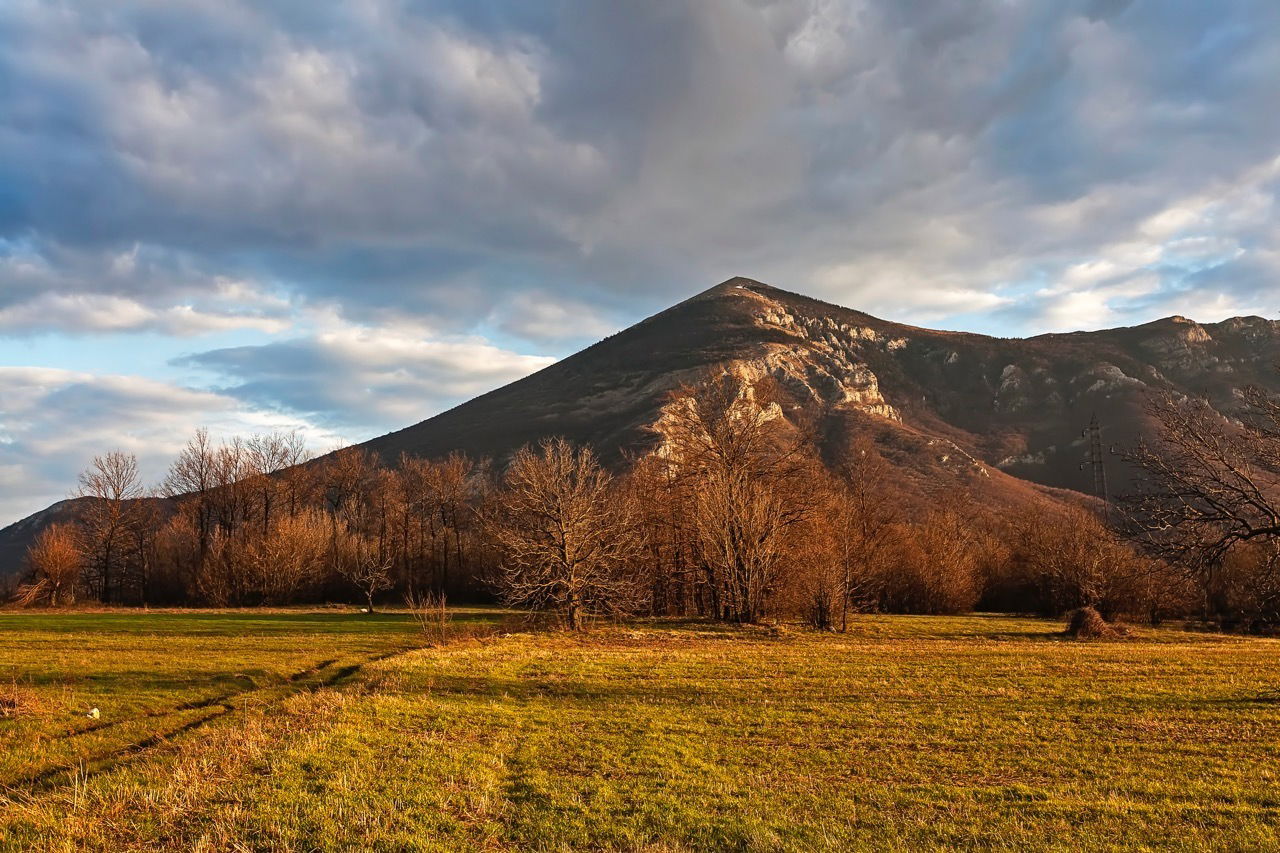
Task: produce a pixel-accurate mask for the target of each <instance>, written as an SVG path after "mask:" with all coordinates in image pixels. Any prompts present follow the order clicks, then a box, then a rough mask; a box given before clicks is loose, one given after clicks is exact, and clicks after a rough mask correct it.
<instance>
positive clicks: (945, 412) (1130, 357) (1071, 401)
mask: <svg viewBox="0 0 1280 853" xmlns="http://www.w3.org/2000/svg"><path fill="white" fill-rule="evenodd" d="M1277 363H1280V323H1278V322H1276V321H1272V320H1265V319H1262V318H1259V317H1247V318H1236V319H1233V320H1227V321H1225V322H1222V323H1216V324H1211V325H1204V326H1202V325H1199V324H1196V323H1194V322H1192V321H1190V320H1186V319H1184V318H1181V317H1172V318H1168V319H1165V320H1158V321H1156V322H1154V323H1148V324H1146V325H1143V326H1137V327H1133V328H1123V329H1113V330H1107V331H1100V332H1076V333H1071V334H1054V335H1042V336H1040V337H1036V338H1030V339H1005V338H992V337H987V336H984V335H976V334H968V333H960V332H942V331H934V330H930V329H921V328H916V327H913V326H907V325H903V324H899V323H893V322H889V321H885V320H880V319H877V318H875V317H872V316H870V315H867V314H864V313H862V312H859V311H854V310H851V309H847V308H841V307H839V306H836V305H830V304H828V303H825V302H820V301H818V300H815V299H811V298H808V297H805V296H801V295H798V294H795V293H788V292H787V291H783V290H778V289H776V288H773V287H769V286H767V285H764V284H761V283H759V282H755V281H751V280H749V279H732V280H730V281H727V282H725V283H723V284H720V285H718V286H716V287H714V288H712V289H710V290H708V291H706V292H704V293H701V294H699V295H697V296H695V297H693V298H692V299H689V300H687V301H685V302H682V303H680V304H679V305H676V306H675V307H673V308H670V309H668V310H666V311H664V312H662V313H661V314H657V315H655V316H653V317H650V318H649V319H647V320H645V321H643V322H641V323H638V324H637V325H635V326H632V327H631V328H629V329H626V330H625V331H622V332H620V333H618V334H617V335H614V336H612V337H610V338H607V339H606V340H604V341H601V342H600V343H598V344H596V345H594V346H592V347H589V348H588V349H585V350H583V351H582V352H580V353H577V354H576V355H573V356H571V357H569V358H566V359H564V360H563V361H560V362H558V363H556V364H554V365H552V366H550V367H548V368H546V369H544V370H542V371H540V372H539V373H536V374H533V375H532V376H529V377H526V378H525V379H522V380H520V381H518V382H515V383H512V384H511V385H508V386H506V387H505V388H500V389H498V390H497V391H493V392H491V393H489V394H486V395H484V396H482V397H478V398H476V399H474V400H472V401H470V402H468V403H465V404H463V405H461V406H459V407H457V408H455V409H453V410H451V411H448V412H445V413H444V414H441V415H439V416H437V417H434V418H431V419H430V420H427V421H423V422H422V423H420V424H416V425H414V426H411V427H408V428H406V429H403V430H400V431H398V432H394V433H391V434H389V435H386V436H383V437H381V438H377V439H374V440H373V441H370V442H368V444H367V446H368V447H369V448H370V449H372V450H375V451H377V452H378V453H380V454H382V455H383V456H384V457H385V458H387V459H388V460H389V461H390V460H393V459H394V458H395V457H396V456H397V455H398V454H399V453H401V452H408V453H416V454H420V455H426V456H436V455H440V454H443V453H447V452H449V451H451V450H455V449H460V450H465V451H466V452H468V453H471V454H473V455H477V456H488V455H494V456H501V455H503V454H505V453H507V452H509V451H510V450H511V449H513V448H515V447H518V446H520V445H521V444H524V443H526V442H528V441H532V440H536V439H537V438H539V437H541V436H544V435H551V434H559V435H565V436H567V437H569V438H572V439H574V440H577V441H582V442H587V443H591V444H593V445H595V446H596V447H598V448H599V449H600V450H601V452H602V454H603V455H604V456H605V457H606V458H617V456H618V455H619V454H621V453H622V452H624V451H640V450H643V449H644V448H645V447H647V446H648V445H649V444H650V443H651V442H652V441H653V437H652V436H651V434H649V433H648V432H647V430H646V429H645V427H646V426H647V425H648V424H651V423H652V422H653V421H654V420H655V419H656V417H657V413H658V409H659V407H660V406H661V404H662V401H663V398H664V395H665V394H666V393H667V392H668V391H670V390H671V389H672V388H675V387H676V386H678V385H679V384H680V383H681V382H687V381H693V380H695V379H696V378H697V377H698V376H699V375H700V373H701V372H702V371H704V370H706V369H707V368H709V367H713V366H721V365H726V364H730V365H734V366H735V369H737V370H739V371H740V372H743V373H747V374H753V375H757V376H762V375H771V376H773V377H775V378H776V379H778V380H779V382H780V384H781V385H782V387H783V388H784V389H785V390H786V391H787V392H788V393H789V394H790V396H791V397H792V399H793V402H794V404H797V405H803V406H806V407H808V408H810V409H815V410H820V411H824V412H827V413H829V414H830V415H834V416H853V415H857V416H861V417H862V420H864V421H865V420H866V419H867V418H870V419H872V420H874V421H875V422H877V423H878V424H879V425H880V426H881V427H885V426H888V425H896V426H898V427H900V428H901V429H900V432H902V433H903V434H904V435H906V434H911V433H915V434H918V435H922V436H926V437H927V438H926V441H928V440H933V441H935V442H943V444H939V445H935V446H937V447H939V448H944V449H940V450H939V452H938V455H939V456H942V455H947V453H946V450H945V448H947V447H949V446H950V445H948V444H946V442H953V443H954V444H955V446H956V447H957V448H958V450H960V451H962V452H963V453H966V454H969V455H971V456H973V457H974V458H975V459H977V460H981V461H982V462H983V463H984V464H985V465H986V466H987V467H989V468H999V469H1002V470H1005V471H1007V472H1009V473H1012V474H1015V475H1017V476H1019V477H1020V478H1023V479H1026V480H1030V481H1032V482H1035V483H1039V484H1042V485H1046V486H1051V487H1058V488H1068V489H1076V490H1081V491H1089V490H1090V489H1091V488H1092V475H1091V473H1090V472H1088V471H1082V470H1081V469H1080V463H1081V462H1082V461H1084V459H1085V454H1086V448H1085V446H1084V439H1083V438H1082V435H1081V432H1082V430H1083V428H1084V427H1085V426H1086V425H1087V424H1088V423H1089V421H1090V419H1091V418H1092V417H1093V416H1094V415H1095V414H1096V415H1097V417H1098V419H1099V421H1100V422H1101V424H1102V425H1103V429H1104V436H1105V439H1106V440H1107V441H1108V442H1114V443H1127V442H1129V441H1132V440H1133V439H1134V437H1136V435H1137V434H1138V433H1139V432H1141V431H1142V430H1143V429H1144V427H1145V424H1146V420H1145V415H1144V413H1143V411H1142V402H1143V398H1144V394H1145V392H1147V391H1148V390H1151V389H1158V390H1172V391H1175V392H1178V393H1184V394H1191V395H1196V396H1205V397H1208V398H1209V399H1210V400H1211V401H1212V402H1213V403H1214V404H1215V405H1216V406H1217V407H1218V408H1219V409H1220V410H1222V411H1229V410H1230V409H1231V407H1232V405H1233V399H1234V395H1235V393H1236V391H1237V390H1238V389H1239V388H1240V387H1242V386H1244V385H1248V384H1259V385H1262V386H1263V387H1266V388H1269V389H1271V390H1273V391H1277V392H1280V374H1278V373H1277V372H1276V369H1275V365H1276V364H1277ZM953 452H954V451H953ZM1112 468H1114V469H1115V470H1114V471H1113V472H1111V473H1112V479H1113V481H1114V483H1115V484H1116V486H1117V487H1118V488H1123V487H1124V485H1125V472H1124V471H1123V470H1121V469H1120V468H1119V466H1115V465H1113V466H1112Z"/></svg>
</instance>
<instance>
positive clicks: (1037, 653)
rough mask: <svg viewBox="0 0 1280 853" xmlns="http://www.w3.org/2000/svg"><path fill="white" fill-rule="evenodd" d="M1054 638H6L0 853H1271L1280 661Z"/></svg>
mask: <svg viewBox="0 0 1280 853" xmlns="http://www.w3.org/2000/svg"><path fill="white" fill-rule="evenodd" d="M467 618H470V619H472V620H486V619H488V620H493V619H496V618H498V617H497V615H496V614H494V613H491V612H490V613H486V612H473V613H470V614H467ZM456 624H462V621H461V620H458V622H456ZM1058 630H1059V626H1058V625H1057V624H1054V623H1048V622H1042V621H1037V620H1026V619H1010V618H998V617H982V616H975V617H958V618H941V617H938V618H934V617H860V618H859V620H858V622H857V624H856V625H855V626H854V629H853V630H852V631H850V633H849V634H847V635H817V634H812V633H809V632H807V631H803V630H793V631H789V632H784V633H782V635H781V636H771V635H770V634H769V633H768V632H765V631H760V630H751V629H748V630H732V629H727V628H718V627H714V626H706V625H700V624H696V623H685V624H675V623H662V622H651V623H645V624H638V625H632V626H623V627H615V628H607V629H601V630H598V631H593V632H590V633H588V634H586V635H584V636H576V635H566V634H556V633H549V634H537V633H514V634H509V635H501V636H496V637H491V638H484V639H468V640H461V641H459V642H456V643H453V644H451V645H448V646H446V647H444V648H427V649H416V650H412V649H411V647H412V646H413V645H414V644H415V637H414V635H413V630H412V626H411V624H410V623H409V621H408V620H407V619H406V618H405V617H403V616H397V615H386V616H377V617H374V618H372V619H371V618H368V617H362V616H359V615H349V614H335V613H305V612H297V611H294V612H278V613H252V612H251V613H156V614H142V613H124V612H113V613H106V614H92V613H87V614H66V615H45V614H22V613H13V614H0V675H3V674H5V673H12V675H13V676H15V677H17V678H18V682H17V684H18V689H20V690H22V691H25V695H26V696H27V697H28V698H31V699H32V702H33V707H34V709H35V710H32V711H30V712H29V713H26V714H24V715H22V716H18V717H16V718H13V719H8V720H3V721H0V747H2V748H3V752H2V753H0V784H3V785H4V786H5V788H4V790H6V791H7V795H6V796H7V799H0V846H8V847H12V848H15V849H16V848H28V847H35V848H46V849H62V848H64V847H70V848H84V847H89V848H110V849H122V848H141V847H156V846H159V847H170V848H175V849H193V848H201V847H204V848H205V849H228V848H231V849H234V848H237V847H240V848H247V849H367V848H376V849H436V850H461V849H493V850H503V849H552V850H560V849H564V850H578V849H623V850H685V849H689V850H704V849H712V850H775V849H777V850H844V849H851V848H853V849H857V848H875V849H885V848H897V849H929V848H937V849H944V848H955V847H972V848H983V849H1029V848H1030V849H1062V850H1079V849H1099V848H1127V849H1134V848H1137V849H1144V848H1146V849H1195V848H1200V849H1203V848H1206V847H1212V848H1216V849H1253V850H1264V849H1276V848H1277V847H1280V784H1278V783H1280V779H1278V778H1277V775H1278V773H1277V768H1280V697H1278V696H1277V694H1276V693H1275V690H1276V688H1277V687H1280V677H1278V676H1277V671H1276V661H1277V653H1280V643H1277V642H1276V641H1274V640H1266V639H1243V638H1230V637H1222V636H1216V635H1208V634H1189V633H1183V632H1179V631H1174V630H1160V631H1139V632H1137V634H1136V636H1134V637H1132V638H1131V639H1128V640H1125V641H1120V642H1106V643H1076V642H1071V641H1067V640H1064V639H1062V638H1061V637H1059V636H1058V635H1057V633H1056V632H1057V631H1058ZM330 661H332V662H331V663H330ZM5 677H9V676H5ZM2 692H3V691H0V694H2ZM209 700H212V701H209ZM90 702H95V703H97V704H98V705H99V707H101V708H102V710H103V714H102V718H101V719H100V720H99V721H98V723H97V724H96V725H102V724H104V723H111V724H112V725H110V726H107V727H105V728H100V729H97V730H90V729H92V727H93V726H94V725H95V724H94V722H93V721H91V720H89V719H87V718H85V717H83V716H82V714H83V710H84V709H85V708H86V707H87V706H88V705H89V703H90ZM184 703H185V704H187V705H199V707H189V708H187V709H185V710H184V709H181V708H179V707H178V706H180V705H182V704H184ZM202 703H207V704H202ZM206 717H207V719H205V718H206ZM67 732H71V733H72V734H71V736H70V737H66V736H64V734H65V733H67ZM77 762H81V763H77ZM68 767H70V768H73V769H71V770H66V769H61V768H68Z"/></svg>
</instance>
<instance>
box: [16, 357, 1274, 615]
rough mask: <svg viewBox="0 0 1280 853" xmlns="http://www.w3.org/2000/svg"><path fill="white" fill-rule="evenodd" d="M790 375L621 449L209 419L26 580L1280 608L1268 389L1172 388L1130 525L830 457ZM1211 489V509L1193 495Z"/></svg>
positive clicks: (650, 608)
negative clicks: (639, 446)
mask: <svg viewBox="0 0 1280 853" xmlns="http://www.w3.org/2000/svg"><path fill="white" fill-rule="evenodd" d="M775 391H776V389H775V388H774V387H773V386H772V385H771V384H770V383H769V382H768V381H767V380H764V381H754V382H752V381H744V380H742V379H740V378H737V377H735V376H733V375H730V374H727V373H725V374H720V375H712V376H708V377H706V378H705V380H704V381H701V382H699V383H698V384H696V385H690V386H686V387H682V388H680V389H679V390H677V391H676V392H674V393H673V394H672V395H671V397H670V399H669V400H668V402H667V404H666V405H665V406H664V408H663V410H662V415H661V417H660V419H659V421H658V423H657V424H656V425H655V426H654V427H653V429H654V432H655V439H656V449H655V450H654V451H652V452H650V453H647V454H645V455H643V456H639V457H636V458H631V459H627V460H625V464H623V465H615V466H610V467H606V466H604V465H602V464H601V462H600V460H599V459H598V458H597V456H596V455H595V453H594V452H593V451H592V449H590V448H588V447H581V446H575V445H574V444H572V443H570V442H568V441H566V440H564V439H557V438H552V439H548V440H546V441H543V442H541V443H540V444H538V445H536V446H528V447H525V448H522V449H520V450H519V451H517V452H516V453H515V454H514V455H513V457H512V458H511V459H510V460H509V461H508V462H507V463H506V464H505V465H503V466H501V467H499V466H496V465H495V464H493V463H492V462H491V461H489V460H473V459H469V458H467V457H466V456H463V455H460V454H455V455H452V456H449V457H446V458H444V459H437V460H427V459H421V458H417V457H413V456H408V455H405V456H402V457H400V458H399V459H398V460H396V461H395V463H394V464H392V465H386V464H384V463H383V461H382V460H380V459H379V458H378V457H376V456H374V455H372V454H370V453H368V452H367V451H365V450H363V449H360V448H348V449H344V450H341V451H337V452H335V453H332V454H329V455H328V456H326V457H324V458H321V459H318V460H309V459H308V455H307V453H306V450H305V448H304V446H303V443H302V442H301V440H300V439H299V438H298V437H297V436H296V435H291V434H272V435H265V436H256V437H253V438H250V439H247V440H239V439H234V440H231V441H229V442H224V443H220V444H215V443H214V442H212V441H211V440H210V438H209V435H208V433H207V432H205V431H203V430H201V431H198V432H197V433H196V434H195V436H194V437H193V438H192V440H191V441H190V442H189V443H188V444H187V446H186V447H185V448H184V449H183V451H182V452H181V453H180V454H179V455H178V457H177V458H176V459H175V460H174V462H173V464H172V465H171V466H170V469H169V471H168V474H167V475H166V477H165V478H164V480H163V482H162V483H161V484H160V485H159V486H158V487H157V488H155V489H153V490H150V491H148V490H146V489H144V487H143V484H142V481H141V479H140V476H139V473H138V468H137V462H136V460H135V459H134V458H133V457H131V456H128V455H126V454H121V453H109V454H106V455H105V456H102V457H99V458H96V459H94V460H93V463H92V464H91V466H90V467H89V468H88V470H86V471H85V473H84V474H83V475H82V476H81V479H80V489H79V491H78V494H79V496H81V497H83V498H84V499H85V500H84V502H83V506H84V511H83V512H82V514H81V518H80V520H79V521H78V522H76V523H74V524H61V525H52V526H50V527H48V528H46V529H45V530H44V531H43V532H42V533H41V534H40V536H39V538H38V539H37V540H36V541H35V543H34V544H33V545H32V547H31V550H30V553H29V555H28V564H29V577H28V581H27V583H26V584H25V585H24V586H23V587H22V589H21V590H20V597H21V598H22V600H23V601H25V602H27V603H46V604H63V603H68V602H71V601H73V600H77V599H86V598H87V599H93V600H97V601H100V602H104V603H123V604H200V605H218V606H251V605H265V604H277V605H283V604H292V603H303V602H319V601H331V600H349V599H351V598H352V597H357V598H358V599H359V600H360V601H361V602H363V603H364V604H365V606H366V607H368V608H369V609H370V610H372V609H373V608H374V607H375V606H376V605H377V603H378V602H380V601H384V600H400V599H403V598H404V597H405V596H406V595H408V596H413V595H415V594H417V595H421V594H423V593H428V592H429V593H431V594H433V595H437V596H446V595H447V596H449V597H451V598H454V599H457V598H459V597H463V598H471V599H473V600H474V599H482V598H485V597H490V598H497V599H498V600H501V601H503V602H505V603H507V604H510V605H513V606H519V607H523V608H528V609H530V610H532V611H541V612H548V613H551V614H554V615H555V617H556V618H558V619H560V620H562V621H563V623H564V624H566V625H567V626H570V627H580V626H582V625H584V624H586V623H587V622H589V621H590V620H592V619H596V618H601V617H609V616H619V615H627V614H657V615H675V616H700V617H705V618H713V619H718V620H724V621H728V622H735V623H749V622H756V621H759V620H761V619H763V618H767V617H779V618H803V619H804V620H806V621H807V622H809V623H810V624H812V625H813V626H815V627H818V628H823V629H843V628H846V627H847V626H848V624H849V619H850V617H851V615H852V614H855V613H859V612H868V611H883V612H900V613H957V612H965V611H969V610H972V609H974V608H975V607H983V608H988V609H996V610H1005V611H1017V612H1036V613H1042V614H1052V615H1056V614H1060V613H1062V612H1064V611H1066V610H1069V609H1072V608H1077V607H1083V606H1090V607H1094V608H1096V609H1098V610H1099V611H1101V612H1102V613H1103V614H1104V615H1106V616H1107V617H1109V618H1115V617H1124V618H1128V619H1141V620H1153V621H1158V620H1159V619H1162V618H1168V617H1173V616H1203V617H1205V618H1212V619H1215V620H1216V621H1218V622H1220V623H1223V624H1228V623H1229V624H1247V625H1248V626H1249V627H1255V628H1256V627H1260V626H1266V625H1271V624H1276V623H1277V622H1278V621H1280V618H1278V617H1280V614H1278V613H1277V606H1276V605H1277V603H1278V602H1280V598H1278V597H1277V595H1276V591H1277V590H1278V589H1280V584H1277V583H1276V578H1277V571H1276V569H1277V558H1276V554H1277V541H1280V534H1278V533H1277V529H1276V528H1277V517H1276V516H1275V515H1274V514H1272V515H1270V516H1268V515H1267V512H1268V511H1270V508H1271V507H1274V506H1275V503H1274V501H1275V497H1276V490H1275V486H1276V482H1277V481H1276V478H1275V474H1276V464H1275V462H1276V456H1275V447H1276V446H1277V436H1278V435H1280V429H1277V427H1278V426H1280V419H1277V417H1276V409H1275V406H1274V404H1272V403H1269V402H1268V401H1267V398H1265V397H1263V396H1255V397H1252V398H1250V400H1251V402H1250V406H1251V410H1250V411H1251V415H1250V417H1249V418H1248V419H1247V422H1246V423H1245V424H1244V425H1241V426H1239V427H1238V428H1233V430H1229V431H1227V432H1225V433H1224V431H1223V430H1222V429H1214V430H1210V429H1207V426H1206V425H1207V424H1208V423H1209V420H1204V422H1203V423H1202V422H1201V421H1200V420H1196V419H1211V418H1212V417H1213V416H1212V415H1211V414H1210V413H1209V412H1208V411H1207V410H1206V409H1203V408H1197V407H1196V406H1195V405H1194V404H1193V403H1190V402H1188V401H1174V400H1169V399H1166V400H1161V401H1157V402H1156V403H1154V404H1153V407H1152V413H1153V418H1154V422H1155V423H1156V424H1157V430H1156V434H1155V436H1154V437H1153V439H1152V442H1153V443H1152V444H1144V445H1140V446H1139V447H1137V448H1135V449H1133V451H1132V452H1131V454H1130V461H1131V462H1132V463H1133V464H1134V465H1135V466H1137V468H1138V469H1139V470H1140V471H1142V472H1144V476H1143V477H1142V478H1141V482H1142V483H1143V488H1142V489H1141V490H1140V492H1139V493H1138V494H1137V495H1134V496H1131V498H1130V499H1129V501H1128V502H1127V503H1126V504H1125V505H1124V511H1123V512H1122V513H1121V516H1122V518H1123V521H1122V522H1121V523H1120V524H1118V525H1109V524H1107V523H1106V522H1105V521H1104V519H1103V517H1102V516H1101V515H1100V514H1099V513H1098V512H1097V511H1096V509H1095V508H1093V507H1090V506H1088V505H1086V504H1084V503H1082V504H1081V505H1080V506H1077V507H1071V506H1064V505H1063V504H1061V503H1051V502H1049V501H1030V502H1028V505H1027V506H1025V507H1023V508H1022V509H1020V510H1016V511H1005V512H1000V511H998V510H997V509H995V508H992V507H990V506H987V505H985V504H984V503H983V502H982V501H980V500H978V499H976V498H974V497H973V496H971V495H969V494H967V493H965V492H963V491H956V492H954V493H951V494H946V495H942V496H938V495H933V496H930V497H929V498H928V499H924V498H922V497H921V496H919V495H913V494H911V493H910V492H909V490H907V489H905V488H903V487H902V485H901V484H900V483H898V482H897V478H896V477H895V475H894V470H895V469H893V468H892V466H890V465H889V464H888V463H887V462H886V461H885V460H884V459H883V458H882V457H881V455H880V454H879V453H878V451H877V449H876V447H875V445H874V444H873V443H872V442H871V441H869V440H867V439H866V438H854V439H853V440H852V441H851V443H850V444H848V445H847V446H844V447H840V448H836V449H835V451H834V452H829V453H828V455H827V456H826V457H825V458H824V456H823V452H822V448H821V443H820V442H819V441H818V440H816V437H815V430H814V429H811V428H808V427H806V426H805V425H804V424H803V423H800V424H798V423H796V420H795V419H794V418H787V417H784V416H783V409H782V407H781V406H780V404H779V401H778V400H776V399H775V397H776V394H775ZM1188 419H1191V420H1188ZM1197 426H1198V427H1206V428H1205V429H1200V430H1199V431H1197V429H1196V427H1197ZM1223 435H1229V437H1230V438H1231V441H1232V442H1234V443H1232V444H1230V446H1229V448H1225V449H1224V447H1223V446H1221V441H1222V436H1223ZM1206 442H1208V443H1209V444H1213V442H1218V444H1216V445H1214V446H1216V447H1218V453H1217V455H1213V453H1209V452H1208V451H1206V450H1205V447H1206V446H1207V445H1206ZM1179 450H1180V452H1182V453H1184V454H1190V458H1189V459H1188V458H1181V457H1178V456H1177V455H1176V453H1177V452H1179ZM1228 451H1230V452H1228ZM1170 453H1174V455H1173V456H1172V457H1171V456H1170V455H1169V454H1170ZM1268 453H1270V454H1272V455H1271V456H1268V455H1267V454H1268ZM1170 459H1173V460H1174V461H1170ZM1197 460H1198V465H1199V467H1197V465H1196V464H1191V463H1192V462H1195V461H1197ZM1241 460H1244V461H1241ZM1233 478H1234V479H1233ZM1245 480H1247V481H1248V483H1250V484H1251V487H1250V486H1245V485H1243V482H1244V481H1245ZM1224 481H1230V482H1229V483H1228V484H1227V485H1232V484H1233V485H1232V489H1233V490H1228V489H1226V486H1225V485H1224ZM1193 486H1195V487H1198V488H1199V489H1200V492H1199V493H1200V495H1201V499H1202V505H1201V504H1194V503H1193V505H1194V506H1197V507H1198V509H1197V511H1195V512H1189V511H1188V510H1187V509H1186V508H1185V507H1186V505H1187V504H1188V494H1189V489H1190V488H1191V487H1193ZM1250 488H1252V491H1250ZM1226 492H1229V495H1228V496H1227V497H1224V493H1226ZM1260 496H1261V497H1260ZM1231 500H1238V501H1243V503H1242V504H1240V505H1239V506H1238V507H1237V509H1238V510H1239V511H1238V512H1237V513H1236V514H1235V515H1232V514H1231V513H1230V512H1227V511H1225V510H1224V509H1223V507H1224V506H1225V505H1226V504H1229V503H1230V502H1231ZM1268 501H1270V503H1268ZM1179 507H1182V508H1181V509H1179ZM1263 507H1266V508H1268V509H1265V510H1264V509H1263ZM1171 513H1172V515H1170V514H1171ZM1238 516H1245V517H1244V518H1241V517H1238ZM1268 524H1269V525H1270V527H1269V528H1268V526H1267V525H1268ZM1233 525H1234V526H1233ZM1241 525H1247V526H1241ZM1215 531H1218V532H1220V533H1221V535H1216V534H1215Z"/></svg>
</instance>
